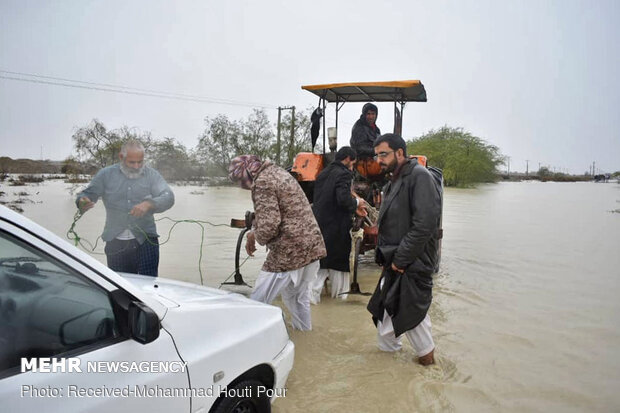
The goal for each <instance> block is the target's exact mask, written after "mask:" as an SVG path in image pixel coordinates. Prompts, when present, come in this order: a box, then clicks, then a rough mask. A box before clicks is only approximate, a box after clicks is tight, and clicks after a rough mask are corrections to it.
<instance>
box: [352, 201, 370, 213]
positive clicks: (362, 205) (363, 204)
mask: <svg viewBox="0 0 620 413" xmlns="http://www.w3.org/2000/svg"><path fill="white" fill-rule="evenodd" d="M357 199H358V205H357V209H356V210H355V213H356V214H357V215H359V216H360V217H365V216H366V215H368V211H366V208H368V204H367V203H366V201H364V200H363V199H362V198H357Z"/></svg>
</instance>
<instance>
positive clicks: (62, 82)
mask: <svg viewBox="0 0 620 413" xmlns="http://www.w3.org/2000/svg"><path fill="white" fill-rule="evenodd" d="M0 78H2V79H7V80H15V81H20V82H29V83H38V84H46V85H54V86H64V87H71V88H77V89H88V90H97V91H101V92H112V93H124V94H128V95H137V96H147V97H156V98H163V99H174V100H184V101H190V102H199V103H219V104H223V105H232V106H245V107H251V108H256V107H258V108H264V109H276V108H277V107H276V106H274V105H268V104H265V103H256V102H243V101H235V100H231V99H221V98H212V97H206V96H199V95H188V94H182V93H174V92H163V91H157V90H150V89H140V88H135V87H129V86H121V85H113V84H109V83H97V82H85V81H81V80H74V79H67V78H61V77H53V76H44V75H37V74H32V73H22V72H11V71H8V70H0Z"/></svg>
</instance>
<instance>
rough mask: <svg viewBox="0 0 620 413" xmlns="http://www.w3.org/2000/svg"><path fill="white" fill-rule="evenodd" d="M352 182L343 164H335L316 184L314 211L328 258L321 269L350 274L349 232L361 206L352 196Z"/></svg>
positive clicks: (349, 172)
mask: <svg viewBox="0 0 620 413" xmlns="http://www.w3.org/2000/svg"><path fill="white" fill-rule="evenodd" d="M352 179H353V174H352V173H351V171H349V170H348V169H347V167H346V166H344V165H343V164H342V163H341V162H339V161H334V162H332V163H331V164H330V165H329V166H328V167H327V168H325V169H324V170H323V171H322V172H321V173H320V174H319V176H318V177H317V179H316V182H315V184H314V202H313V203H312V211H313V212H314V216H315V217H316V220H317V222H318V223H319V227H320V228H321V233H322V234H323V240H324V241H325V247H326V248H327V257H325V258H323V259H322V260H321V268H330V269H333V270H338V271H346V272H348V271H349V253H350V252H351V235H350V234H349V231H350V229H351V218H352V215H353V213H354V212H355V209H356V207H357V202H356V201H355V199H354V198H353V196H352V195H351V181H352Z"/></svg>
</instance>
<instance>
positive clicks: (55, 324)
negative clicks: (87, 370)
mask: <svg viewBox="0 0 620 413" xmlns="http://www.w3.org/2000/svg"><path fill="white" fill-rule="evenodd" d="M119 335H120V334H119V329H118V326H117V323H116V319H115V317H114V313H113V310H112V305H111V303H110V299H109V296H108V293H107V291H105V290H104V289H102V288H101V287H100V286H98V285H96V284H94V283H93V282H92V281H90V280H88V279H87V278H86V277H84V276H83V275H81V274H79V273H78V272H76V271H75V270H73V269H71V268H70V267H68V266H67V265H65V264H63V263H62V262H60V261H58V260H56V259H55V258H52V257H50V256H48V255H47V254H45V253H44V252H42V251H40V250H38V249H36V248H34V247H32V246H30V245H28V244H26V243H24V242H22V241H21V240H19V239H17V238H15V237H13V236H12V235H10V234H8V233H6V232H3V231H0V376H2V375H4V374H3V373H7V372H8V371H9V370H13V369H15V368H16V367H18V366H20V363H21V358H22V357H26V358H35V357H37V358H38V357H60V356H62V355H63V353H67V352H75V351H76V350H77V349H81V348H83V347H86V346H93V345H97V344H103V343H105V342H107V341H108V340H113V339H115V338H117V337H119Z"/></svg>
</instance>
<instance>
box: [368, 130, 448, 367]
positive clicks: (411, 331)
mask: <svg viewBox="0 0 620 413" xmlns="http://www.w3.org/2000/svg"><path fill="white" fill-rule="evenodd" d="M374 149H375V158H376V159H377V162H379V165H380V166H381V170H382V172H385V173H387V174H388V177H389V182H388V183H387V184H386V185H385V187H384V188H383V200H382V202H381V209H380V210H379V218H378V219H377V225H378V226H379V234H378V239H377V249H376V251H375V259H376V260H377V263H378V264H380V265H381V266H383V272H382V274H381V278H380V280H379V283H378V284H377V288H376V289H375V292H374V294H373V296H372V297H371V298H370V301H369V302H368V311H370V313H371V314H372V318H373V321H374V322H375V325H376V326H377V338H378V345H379V349H380V350H383V351H398V350H400V348H401V338H400V336H401V335H403V334H404V335H405V336H406V337H407V339H408V340H409V342H410V343H411V345H412V347H413V349H414V350H415V351H416V353H417V355H418V361H419V363H420V364H422V365H429V364H433V363H434V362H435V359H434V350H435V343H434V342H433V337H432V336H431V320H430V317H429V316H428V309H429V307H430V305H431V301H432V298H433V294H432V288H433V279H432V274H433V272H434V270H435V267H436V264H437V259H438V256H437V245H438V242H439V228H440V221H441V198H442V193H441V189H438V188H437V186H436V185H435V184H434V178H433V176H432V175H431V173H430V172H429V171H428V170H427V169H426V168H425V167H423V166H421V165H419V164H418V163H417V161H416V160H414V159H409V158H408V157H407V145H406V143H405V141H404V140H403V138H401V137H400V136H398V135H395V134H391V133H388V134H385V135H382V136H381V137H379V138H378V139H377V140H376V141H375V144H374Z"/></svg>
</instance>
